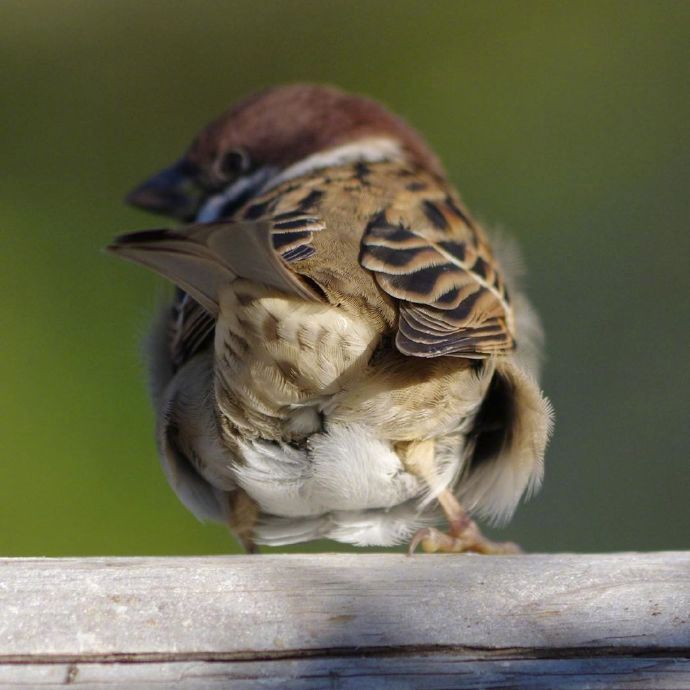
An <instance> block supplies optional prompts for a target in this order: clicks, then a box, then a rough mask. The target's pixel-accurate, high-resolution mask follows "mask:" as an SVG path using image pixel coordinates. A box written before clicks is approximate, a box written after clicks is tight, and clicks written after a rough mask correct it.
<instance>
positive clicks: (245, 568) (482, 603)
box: [0, 552, 690, 690]
mask: <svg viewBox="0 0 690 690" xmlns="http://www.w3.org/2000/svg"><path fill="white" fill-rule="evenodd" d="M70 684H72V685H75V686H77V687H85V688H95V689H99V688H109V689H110V690H112V689H113V688H116V687H122V688H127V689H128V690H142V689H143V688H147V689H148V688H155V687H160V688H185V689H192V688H193V689H194V690H200V689H201V688H204V689H212V688H213V689H220V688H230V689H233V690H234V689H242V690H244V689H249V688H258V687H260V688H263V689H267V688H268V689H275V690H277V689H280V690H292V689H297V690H314V689H317V688H318V689H322V688H325V689H329V690H331V689H332V690H335V689H346V690H363V689H364V690H366V689H368V688H391V689H395V690H398V689H401V690H405V689H408V688H419V689H420V690H421V689H423V690H434V689H440V688H444V689H450V688H544V689H546V688H548V689H553V688H607V689H616V688H637V689H639V688H649V689H650V690H671V689H678V688H684V689H687V688H690V552H687V553H649V554H638V553H622V554H606V555H530V556H503V557H486V556H457V555H445V556H442V555H433V556H430V555H417V556H415V557H413V558H407V557H405V556H403V555H396V554H383V555H372V554H323V555H310V556H307V555H281V556H230V557H211V558H74V559H36V558H30V559H4V560H2V559H0V688H10V687H11V688H41V689H43V690H45V689H46V688H58V687H63V686H65V685H70Z"/></svg>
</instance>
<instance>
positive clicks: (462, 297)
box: [108, 84, 553, 554]
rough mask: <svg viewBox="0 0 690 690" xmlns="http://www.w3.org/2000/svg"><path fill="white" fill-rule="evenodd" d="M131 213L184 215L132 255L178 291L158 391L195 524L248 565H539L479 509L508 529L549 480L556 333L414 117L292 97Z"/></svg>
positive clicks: (161, 423)
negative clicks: (223, 532)
mask: <svg viewBox="0 0 690 690" xmlns="http://www.w3.org/2000/svg"><path fill="white" fill-rule="evenodd" d="M127 199H128V201H129V203H131V204H133V205H134V206H136V207H138V208H141V209H145V210H148V211H151V212H154V213H158V214H163V215H165V216H168V217H170V218H172V219H174V221H175V223H174V224H177V227H173V228H157V229H152V230H144V231H139V232H132V233H128V234H125V235H121V236H119V237H117V238H116V239H115V240H114V242H113V243H112V244H111V245H110V246H109V248H108V249H109V251H110V252H112V253H113V254H115V255H116V256H120V257H122V258H124V259H127V260H129V261H133V262H135V263H137V264H140V265H142V266H144V267H146V268H148V269H151V270H153V271H155V272H156V273H158V274H160V275H162V276H163V277H165V278H166V279H168V280H169V281H171V282H172V283H173V284H174V285H175V286H176V287H175V294H174V298H173V299H172V303H171V304H167V305H166V306H165V308H164V309H163V310H162V312H161V313H160V315H159V317H158V318H157V319H156V321H155V325H154V328H153V330H152V333H151V336H150V339H149V351H150V387H151V394H152V398H153V403H154V406H155V409H156V413H157V421H156V438H157V445H158V449H159V454H160V458H161V462H162V465H163V469H164V471H165V474H166V476H167V479H168V481H169V483H170V485H171V486H172V488H173V489H174V491H175V492H176V493H177V495H178V497H179V498H180V499H181V501H182V502H183V503H184V505H185V506H186V507H187V508H188V509H189V510H191V512H192V513H194V514H195V515H196V516H197V517H198V518H200V519H202V520H212V521H218V522H222V523H225V524H226V525H228V527H229V528H230V530H231V531H232V533H234V535H235V536H236V537H237V538H238V540H239V541H240V542H241V543H242V544H243V545H244V547H245V549H246V550H247V551H248V552H254V551H255V550H256V549H257V546H256V545H257V544H268V545H283V544H289V543H296V542H304V541H310V540H314V539H321V538H328V539H331V540H335V541H339V542H344V543H349V544H353V545H357V546H392V545H395V544H400V543H404V542H408V543H409V544H410V546H409V550H410V552H413V551H414V550H415V549H416V547H417V546H419V545H421V547H422V548H423V550H424V551H427V552H436V551H442V552H465V551H473V552H477V553H486V554H500V553H515V552H518V551H519V547H518V546H517V545H515V544H512V543H510V542H506V543H498V542H493V541H490V540H489V539H488V538H486V537H485V536H484V535H483V534H482V533H481V531H480V529H479V527H478V526H477V523H476V522H475V518H483V519H488V520H493V521H495V522H505V521H506V520H508V519H509V518H510V517H511V516H512V514H513V512H514V510H515V508H516V506H517V504H518V502H519V501H520V499H521V497H522V496H523V494H530V493H532V492H533V491H534V490H536V489H537V488H538V486H539V484H540V482H541V479H542V474H543V457H544V450H545V447H546V444H547V441H548V438H549V435H550V432H551V428H552V416H553V415H552V410H551V406H550V404H549V402H548V400H547V399H546V398H545V397H544V395H543V394H542V392H541V390H540V388H539V385H538V383H537V376H538V359H539V358H538V350H539V346H540V327H539V323H538V319H537V317H536V316H535V313H534V311H533V309H532V308H531V306H530V304H529V302H528V301H527V299H526V298H525V297H524V295H523V294H522V293H521V292H520V290H519V286H517V285H516V284H515V278H514V277H513V276H511V270H510V263H511V262H510V261H506V262H504V263H499V255H500V253H501V252H500V251H498V249H497V247H498V245H495V247H494V248H493V249H492V246H491V245H490V243H489V240H488V238H487V234H486V233H485V231H484V229H483V228H482V226H481V225H480V224H479V223H478V222H477V220H476V219H474V218H473V217H472V216H471V215H470V213H469V212H468V211H467V209H466V208H465V206H464V205H463V204H462V202H461V201H460V198H459V197H458V194H457V192H456V191H455V189H454V188H453V186H452V185H451V183H450V182H449V181H448V179H447V176H446V173H445V171H444V169H443V167H442V165H441V162H440V161H439V159H438V157H437V156H436V154H435V153H434V152H433V151H432V150H431V149H430V148H429V146H428V144H427V143H426V142H425V141H424V140H423V138H422V137H421V136H420V135H419V134H418V133H417V132H416V131H415V130H414V129H413V128H412V127H411V126H409V125H408V124H406V123H405V122H404V121H403V120H402V119H400V118H399V117H397V116H395V115H393V114H392V113H390V112H389V111H388V110H387V109H386V108H384V107H383V106H382V105H380V104H379V103H377V102H375V101H373V100H370V99H368V98H364V97H361V96H358V95H352V94H349V93H345V92H343V91H340V90H338V89H336V88H332V87H327V86H320V85H309V84H294V85H287V86H278V87H274V88H269V89H267V90H264V91H261V92H259V93H256V94H254V95H252V96H249V97H248V98H246V99H244V100H242V101H240V102H239V103H237V104H236V105H234V106H233V107H232V108H231V109H230V110H229V111H227V112H226V113H224V114H223V115H221V116H220V117H219V118H217V119H216V120H214V121H213V122H211V123H210V124H209V125H208V126H207V127H206V128H204V129H203V130H202V131H201V133H200V134H199V135H198V136H197V137H196V138H195V139H194V141H193V143H192V144H191V146H190V147H189V149H188V150H187V152H186V153H185V154H184V156H183V157H182V158H181V159H179V160H178V161H177V162H176V163H174V164H173V165H172V166H170V167H168V168H166V169H165V170H163V171H162V172H160V173H158V174H156V175H155V176H153V177H151V178H150V179H148V180H147V181H146V182H144V183H143V184H141V185H140V186H138V187H137V188H136V189H134V190H133V191H132V192H131V193H130V194H129V196H128V197H127ZM443 519H445V521H446V522H447V530H446V531H442V530H440V529H438V524H439V522H440V521H442V520H443Z"/></svg>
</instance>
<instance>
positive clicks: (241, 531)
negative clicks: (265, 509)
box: [228, 489, 260, 554]
mask: <svg viewBox="0 0 690 690" xmlns="http://www.w3.org/2000/svg"><path fill="white" fill-rule="evenodd" d="M228 500H229V504H230V513H229V516H228V527H230V531H231V532H232V533H233V534H234V535H235V537H236V538H237V541H239V542H240V544H241V545H242V548H243V549H244V550H245V552H246V553H248V554H254V553H260V551H259V547H258V546H257V545H256V544H255V543H254V538H253V535H254V525H255V524H256V519H257V517H258V514H259V509H258V506H257V505H256V502H255V501H253V500H252V499H251V498H250V497H249V495H248V494H247V493H246V492H245V491H243V490H242V489H237V490H236V491H233V492H232V493H231V494H230V496H229V499H228Z"/></svg>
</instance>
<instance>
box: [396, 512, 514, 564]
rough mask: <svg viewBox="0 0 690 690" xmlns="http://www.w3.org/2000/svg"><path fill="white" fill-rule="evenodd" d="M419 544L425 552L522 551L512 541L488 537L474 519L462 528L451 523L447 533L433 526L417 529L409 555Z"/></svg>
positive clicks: (495, 553)
mask: <svg viewBox="0 0 690 690" xmlns="http://www.w3.org/2000/svg"><path fill="white" fill-rule="evenodd" d="M418 546H421V547H422V551H424V552H425V553H438V552H441V553H467V552H473V553H483V554H487V555H489V554H491V555H507V554H518V553H522V549H521V548H520V547H519V546H518V545H517V544H514V543H513V542H511V541H504V542H495V541H491V540H490V539H487V538H486V537H485V536H484V535H483V534H482V533H481V531H480V530H479V527H477V525H476V523H475V522H474V521H472V520H470V521H469V522H467V523H465V524H463V525H462V528H461V529H454V528H453V525H451V528H450V531H449V533H447V534H446V533H444V532H441V531H440V530H437V529H434V528H433V527H424V528H422V529H420V530H417V532H416V533H415V535H414V537H412V541H411V542H410V546H409V549H408V551H407V553H408V555H409V556H411V555H412V554H413V553H414V552H415V551H416V549H417V547H418Z"/></svg>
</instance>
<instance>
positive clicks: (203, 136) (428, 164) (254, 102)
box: [187, 84, 443, 175]
mask: <svg viewBox="0 0 690 690" xmlns="http://www.w3.org/2000/svg"><path fill="white" fill-rule="evenodd" d="M374 136H386V137H390V138H392V139H395V140H397V141H398V142H399V143H400V144H401V145H402V147H403V149H404V151H405V152H406V154H407V157H408V158H409V160H410V161H412V162H414V163H416V164H418V165H420V166H422V167H424V168H425V169H427V170H429V171H431V172H433V173H436V174H439V175H442V174H443V168H442V166H441V163H440V161H439V160H438V158H437V157H436V155H435V154H434V153H433V152H432V151H431V149H430V148H429V147H428V145H427V144H426V142H425V141H424V139H422V137H421V136H420V135H419V134H417V132H415V130H414V129H412V127H410V126H409V125H407V124H406V123H405V122H404V121H403V120H401V119H400V118H398V117H396V116H395V115H393V114H392V113H390V112H388V110H386V109H385V108H384V107H383V106H382V105H380V104H379V103H376V102H375V101H372V100H370V99H368V98H363V97H362V96H356V95H353V94H348V93H345V92H343V91H340V90H338V89H335V88H332V87H328V86H318V85H311V84H292V85H289V86H278V87H274V88H270V89H266V90H264V91H260V92H259V93H256V94H254V95H252V96H249V97H248V98H245V99H244V100H242V101H240V102H239V103H237V104H236V105H235V106H233V107H232V108H231V109H230V110H228V111H227V112H226V113H224V114H223V115H221V116H220V117H219V118H217V119H216V120H214V121H213V122H211V123H210V124H209V125H208V126H207V127H206V128H205V129H204V130H203V131H202V132H201V133H200V134H199V136H198V137H197V138H196V140H195V141H194V143H193V144H192V146H191V148H190V150H189V152H188V154H187V156H188V159H189V160H190V161H191V162H192V163H194V164H196V165H199V166H200V167H201V168H202V169H203V168H206V167H207V166H210V165H211V164H212V162H213V161H214V160H215V159H216V158H217V157H218V156H219V155H220V154H221V153H224V152H226V151H230V150H232V149H236V148H242V149H244V150H245V151H246V152H247V153H248V154H249V156H250V158H251V160H253V161H254V162H255V163H257V164H261V165H275V166H278V167H279V168H285V167H287V166H288V165H291V164H292V163H295V162H297V161H299V160H302V159H303V158H305V157H306V156H309V155H310V154H313V153H316V152H317V151H323V150H326V149H329V148H332V147H334V146H338V145H341V144H344V143H347V142H351V141H355V140H356V139H362V138H365V137H374Z"/></svg>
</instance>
